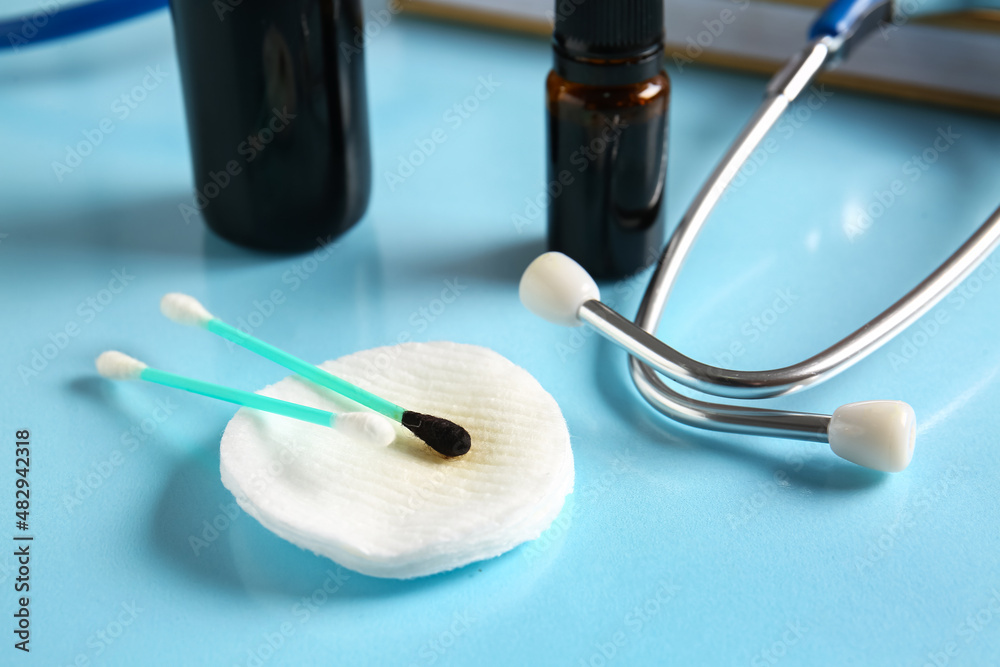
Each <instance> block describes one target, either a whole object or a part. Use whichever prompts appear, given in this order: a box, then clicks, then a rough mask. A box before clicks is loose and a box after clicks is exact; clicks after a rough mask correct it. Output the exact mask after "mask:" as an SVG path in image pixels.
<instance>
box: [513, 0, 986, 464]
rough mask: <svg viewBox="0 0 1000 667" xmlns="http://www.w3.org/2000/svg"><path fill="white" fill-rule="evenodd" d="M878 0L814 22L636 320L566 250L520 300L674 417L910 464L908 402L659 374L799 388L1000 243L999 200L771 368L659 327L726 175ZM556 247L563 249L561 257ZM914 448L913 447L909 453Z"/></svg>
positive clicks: (871, 347) (669, 251)
mask: <svg viewBox="0 0 1000 667" xmlns="http://www.w3.org/2000/svg"><path fill="white" fill-rule="evenodd" d="M890 9H891V8H890V5H889V4H888V3H883V2H878V1H877V0H875V1H872V2H868V1H866V0H860V2H854V3H851V2H849V1H848V0H840V1H838V2H835V3H833V4H832V5H831V6H830V7H829V8H828V10H827V11H826V12H824V14H823V15H821V17H820V19H819V20H818V21H817V23H816V24H815V25H814V28H813V32H814V33H816V32H817V28H818V32H819V33H820V34H818V35H814V39H813V41H812V42H811V43H810V44H809V45H808V46H807V47H806V48H805V49H804V50H803V51H802V52H801V53H799V54H798V55H797V56H796V57H794V58H793V59H792V60H791V61H790V62H789V63H788V64H787V65H786V66H785V67H784V68H783V69H782V70H781V71H780V72H778V74H776V75H775V76H774V77H773V78H772V79H771V81H770V82H769V83H768V86H767V89H766V93H765V98H764V101H763V103H762V104H761V106H760V107H759V108H758V110H757V112H756V114H755V115H754V116H753V117H752V118H751V120H750V121H749V122H748V123H747V125H746V126H745V127H744V129H743V131H742V132H741V134H740V136H739V137H738V138H737V139H736V141H735V142H734V143H733V145H732V146H731V147H730V149H729V150H728V152H727V153H726V155H725V156H724V157H723V159H722V160H721V161H720V163H719V164H718V166H717V167H716V168H715V170H714V171H713V173H712V175H711V176H710V177H709V179H708V181H707V182H706V184H705V185H704V186H703V187H702V189H701V190H700V191H699V193H698V195H697V196H696V197H695V199H694V201H693V202H692V204H691V206H690V207H689V208H688V211H687V212H686V214H685V215H684V217H683V218H682V219H681V222H680V223H679V225H678V227H677V229H676V230H675V231H674V233H673V235H672V236H671V239H670V242H669V243H668V244H667V246H666V248H665V249H664V251H663V254H662V255H661V257H660V260H659V263H658V265H657V268H656V270H655V273H654V275H653V277H652V279H651V281H650V283H649V286H648V287H647V289H646V292H645V294H644V296H643V299H642V302H641V304H640V307H639V311H638V314H637V316H636V320H635V323H632V322H630V321H629V320H627V319H626V318H624V317H622V316H621V315H619V314H618V313H617V312H615V311H614V310H612V309H611V308H609V307H608V306H606V305H605V304H603V303H601V301H600V295H599V291H598V289H597V286H596V284H595V283H594V282H593V280H592V279H591V278H590V276H589V275H587V274H586V272H585V271H584V270H583V269H582V267H580V266H579V265H577V264H576V263H575V262H573V261H572V260H571V259H569V258H568V257H565V256H562V255H559V254H558V253H547V254H546V255H542V256H541V257H539V258H538V259H537V260H536V261H535V262H533V263H532V265H531V266H529V267H528V270H526V271H525V274H524V277H523V278H522V282H521V298H522V301H524V303H525V305H526V306H528V307H529V309H531V310H532V311H534V312H535V313H536V314H538V315H540V316H542V317H545V318H546V319H548V320H550V321H552V322H555V323H558V324H563V325H568V326H575V325H578V324H580V323H581V322H582V323H585V324H587V325H589V326H590V327H592V328H593V329H595V330H596V331H597V332H598V333H599V334H601V335H602V336H603V337H605V338H607V339H609V340H610V341H612V342H614V343H616V344H617V345H619V346H621V347H622V348H624V349H625V350H627V351H628V352H629V353H630V355H631V357H630V359H629V364H630V370H631V375H632V379H633V381H634V382H635V385H636V388H637V389H638V390H639V392H640V393H641V394H642V396H643V397H644V398H645V399H646V400H647V401H649V403H650V404H651V405H653V407H655V408H656V409H657V410H659V411H660V412H662V413H664V414H665V415H667V416H669V417H671V418H672V419H674V420H676V421H679V422H682V423H684V424H688V425H690V426H695V427H698V428H703V429H709V430H714V431H724V432H732V433H742V434H749V435H762V436H775V437H782V438H790V439H796V440H805V441H813V442H828V443H830V444H831V446H832V447H833V449H834V451H835V452H836V453H837V454H838V455H840V456H842V457H844V458H847V459H848V460H852V461H854V462H856V463H859V464H861V465H866V466H868V467H874V468H877V469H881V470H899V469H902V468H903V467H905V466H906V464H908V462H909V456H911V455H912V448H913V439H914V437H915V430H916V429H915V418H914V416H913V411H912V408H910V407H909V406H907V405H905V404H903V403H900V402H898V401H868V402H863V403H852V404H848V405H846V406H842V407H841V408H838V410H837V411H835V412H834V413H833V415H826V414H814V413H805V412H792V411H786V410H774V409H765V408H755V407H749V406H743V405H729V404H720V403H710V402H707V401H702V400H698V399H695V398H692V397H689V396H686V395H684V394H681V393H679V392H677V391H675V390H674V389H672V388H671V387H670V386H668V385H667V384H666V382H665V381H664V379H663V377H661V375H660V374H662V375H663V376H665V377H667V378H669V379H671V380H674V381H676V382H678V383H679V384H681V385H684V386H687V387H690V388H692V389H695V390H697V391H700V392H702V393H706V394H712V395H716V396H723V397H730V398H744V399H749V398H766V397H772V396H778V395H781V394H786V393H789V392H793V391H797V390H799V389H802V388H804V387H808V386H811V385H814V384H817V383H819V382H822V381H824V380H827V379H829V378H831V377H833V376H834V375H836V374H837V373H839V372H841V371H843V370H845V369H846V368H848V367H849V366H850V365H852V364H854V363H857V362H858V361H860V360H861V359H863V358H864V357H866V356H867V355H869V354H871V353H872V352H874V351H875V350H876V349H878V348H879V347H880V346H882V345H884V344H885V343H886V342H888V341H889V340H890V339H892V337H893V336H895V335H896V334H898V333H899V332H900V331H902V330H903V329H904V328H905V327H906V326H908V325H909V324H911V323H912V322H913V321H915V320H916V319H918V318H919V317H920V316H921V315H923V314H924V313H926V312H927V311H928V310H930V309H931V308H932V307H934V305H935V304H937V303H938V302H939V301H940V300H941V299H942V298H944V297H945V296H946V295H947V294H948V293H949V292H950V291H951V289H952V288H954V287H955V286H956V285H958V284H959V283H960V282H961V281H962V280H963V279H964V278H965V277H966V276H968V275H969V274H970V273H971V272H972V271H974V270H975V269H976V267H977V266H978V265H979V264H980V263H981V262H982V261H983V260H984V259H985V258H986V257H987V256H989V254H990V252H992V251H993V250H994V249H995V248H996V247H997V245H998V244H1000V208H998V209H997V210H996V211H995V212H994V213H993V214H992V215H990V216H989V218H988V219H987V220H986V222H985V223H984V224H983V225H982V226H981V227H980V228H979V229H978V230H977V231H976V232H975V233H974V234H973V235H972V236H971V237H970V238H969V239H968V240H967V241H966V242H965V243H964V244H962V246H961V247H960V248H959V249H958V250H956V251H955V253H954V254H952V255H951V257H949V258H948V259H947V260H946V261H945V262H944V263H943V264H941V266H939V267H938V268H937V269H936V270H935V271H934V272H933V273H931V274H930V275H929V276H928V277H927V278H926V279H925V280H923V281H922V282H921V283H920V284H918V285H917V286H916V287H914V288H913V289H912V290H910V292H908V293H907V294H906V295H905V296H904V297H903V298H901V299H900V300H899V301H897V302H896V303H894V304H892V305H891V306H890V307H889V308H887V309H886V310H885V311H883V312H882V313H881V314H879V315H878V316H876V317H875V318H874V319H872V320H871V321H870V322H868V323H867V324H865V325H864V326H862V327H861V328H859V329H858V330H856V331H855V332H853V333H852V334H850V335H849V336H847V337H845V338H843V339H842V340H840V341H839V342H837V343H836V344H834V345H832V346H831V347H829V348H827V349H826V350H824V351H822V352H820V353H819V354H817V355H815V356H813V357H810V358H809V359H806V360H804V361H802V362H799V363H797V364H793V365H791V366H787V367H784V368H779V369H774V370H765V371H737V370H730V369H724V368H718V367H715V366H710V365H708V364H703V363H701V362H699V361H696V360H694V359H691V358H690V357H687V356H686V355H684V354H682V353H680V352H679V351H677V350H675V349H674V348H672V347H670V346H669V345H667V344H666V343H664V342H663V341H661V340H659V339H658V338H656V337H655V335H654V333H655V331H656V329H657V327H658V326H659V323H660V320H661V319H662V316H663V313H664V309H665V308H666V303H667V300H668V298H669V296H670V291H671V289H672V288H673V286H674V283H675V282H676V280H677V277H678V276H679V274H680V271H681V268H682V265H683V263H684V260H685V259H686V258H687V255H688V254H689V252H690V250H691V248H692V246H693V245H694V242H695V239H696V238H697V236H698V233H699V232H700V231H701V229H702V227H703V226H704V224H705V222H706V221H707V219H708V216H709V214H710V213H711V211H712V209H713V208H714V207H715V205H716V204H717V203H718V202H719V200H720V199H721V197H722V195H723V194H724V193H725V191H726V188H727V187H728V186H729V184H730V182H731V181H732V179H733V178H735V176H736V175H737V173H738V172H739V170H740V169H741V168H742V166H743V164H744V163H745V162H746V160H747V159H748V158H749V156H750V155H751V154H752V153H753V151H754V150H755V149H756V148H757V146H758V145H759V144H760V142H761V141H763V139H764V138H765V137H766V136H767V133H768V132H769V131H770V130H771V128H772V127H773V126H774V125H775V123H776V122H777V121H778V120H779V119H780V118H781V115H782V114H783V113H784V112H785V110H786V109H787V108H788V107H789V106H790V105H791V104H792V102H793V101H794V100H795V99H796V98H797V97H798V96H799V95H800V94H801V93H802V91H804V90H805V89H807V88H808V87H809V85H810V84H811V83H812V81H813V80H814V78H815V77H816V75H817V74H818V73H819V72H820V71H822V70H823V69H824V68H826V67H827V66H829V65H830V64H831V63H832V62H833V61H835V60H836V59H838V58H840V57H842V56H843V55H844V53H845V51H846V47H847V46H849V44H850V43H852V42H854V41H857V40H858V39H861V38H862V37H864V36H865V35H866V34H868V33H869V32H871V31H872V30H873V29H874V28H875V27H876V26H877V25H878V22H879V21H882V20H885V19H886V17H887V16H889V11H890ZM557 255H558V256H557ZM907 447H908V450H909V451H908V452H907V451H904V450H906V449H907Z"/></svg>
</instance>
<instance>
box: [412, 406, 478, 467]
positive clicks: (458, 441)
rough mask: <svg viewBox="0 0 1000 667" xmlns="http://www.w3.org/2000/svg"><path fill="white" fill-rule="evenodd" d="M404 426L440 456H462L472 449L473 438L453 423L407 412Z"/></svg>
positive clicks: (439, 418) (431, 416)
mask: <svg viewBox="0 0 1000 667" xmlns="http://www.w3.org/2000/svg"><path fill="white" fill-rule="evenodd" d="M402 424H403V426H405V427H406V428H408V429H410V431H412V432H413V435H415V436H417V437H418V438H420V439H421V440H423V441H424V442H426V443H427V444H428V445H429V446H430V447H431V448H432V449H433V450H434V451H436V452H437V453H438V454H442V455H444V456H447V457H454V456H462V455H463V454H468V453H469V450H470V449H472V436H471V435H469V432H468V431H466V430H465V429H464V428H462V427H461V426H459V425H458V424H456V423H455V422H453V421H449V420H447V419H442V418H441V417H435V416H434V415H424V414H420V413H419V412H413V411H412V410H407V411H406V412H404V413H403V421H402Z"/></svg>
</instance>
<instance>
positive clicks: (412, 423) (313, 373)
mask: <svg viewBox="0 0 1000 667" xmlns="http://www.w3.org/2000/svg"><path fill="white" fill-rule="evenodd" d="M160 311H161V312H162V313H163V314H164V315H166V316H167V317H168V318H170V319H171V320H173V321H174V322H177V323H178V324H184V325H187V326H196V327H200V328H202V329H206V330H208V331H210V332H212V333H214V334H216V335H217V336H221V337H223V338H225V339H226V340H228V341H232V342H233V343H236V344H237V345H239V346H240V347H243V348H246V349H247V350H250V351H251V352H255V353H257V354H259V355H260V356H262V357H264V358H265V359H270V360H271V361H273V362H275V363H278V364H280V365H282V366H284V367H285V368H287V369H289V370H290V371H294V372H295V373H297V374H299V375H300V376H302V377H304V378H305V379H307V380H310V381H312V382H315V383H316V384H318V385H320V386H323V387H326V388H327V389H330V390H332V391H335V392H337V393H338V394H340V395H341V396H346V397H347V398H349V399H351V400H353V401H356V402H357V403H360V404H361V405H363V406H365V407H367V408H370V409H372V410H374V411H375V412H378V413H379V414H382V415H385V416H386V417H388V418H389V419H392V420H393V421H397V422H399V423H400V424H402V425H403V426H405V427H406V428H408V429H409V430H410V431H412V432H413V434H414V435H416V436H417V437H418V438H420V439H421V440H423V441H424V442H426V443H427V444H428V445H429V446H430V447H431V448H433V449H434V450H435V451H437V452H438V453H440V454H443V455H444V456H448V457H454V456H461V455H463V454H465V453H467V452H468V451H469V449H470V448H471V447H472V438H471V436H470V435H469V432H468V431H466V430H465V429H464V428H462V427H461V426H459V425H458V424H456V423H454V422H452V421H448V420H447V419H442V418H441V417H435V416H433V415H426V414H421V413H419V412H414V411H412V410H407V409H406V408H403V407H400V406H398V405H396V404H395V403H392V402H390V401H387V400H385V399H384V398H382V397H380V396H376V395H375V394H373V393H371V392H369V391H366V390H364V389H362V388H361V387H358V386H356V385H353V384H351V383H350V382H347V381H346V380H343V379H341V378H339V377H337V376H336V375H333V374H331V373H328V372H326V371H324V370H323V369H322V368H320V367H318V366H314V365H313V364H310V363H309V362H308V361H304V360H302V359H299V358H298V357H296V356H293V355H291V354H289V353H288V352H285V351H284V350H280V349H278V348H276V347H274V346H273V345H271V344H269V343H265V342H264V341H262V340H260V339H259V338H255V337H254V336H251V335H250V334H247V333H244V332H242V331H240V330H239V329H237V328H236V327H234V326H232V325H230V324H226V323H225V322H223V321H222V320H220V319H219V318H217V317H215V316H214V315H212V314H211V313H210V312H208V310H207V309H206V308H205V307H204V306H203V305H201V303H200V302H199V301H198V300H197V299H195V298H194V297H192V296H188V295H187V294H179V293H176V292H173V293H170V294H167V295H165V296H164V297H163V299H161V300H160Z"/></svg>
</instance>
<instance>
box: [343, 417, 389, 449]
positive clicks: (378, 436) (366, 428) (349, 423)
mask: <svg viewBox="0 0 1000 667" xmlns="http://www.w3.org/2000/svg"><path fill="white" fill-rule="evenodd" d="M333 426H334V428H336V429H337V430H338V431H340V432H341V433H343V434H344V435H346V436H348V437H350V438H353V439H355V440H359V441H361V442H362V443H364V444H366V445H369V446H371V447H388V446H389V445H390V444H392V441H393V440H395V439H396V429H394V428H393V427H392V424H390V423H389V420H388V419H386V418H385V417H383V416H382V415H377V414H375V413H374V412H344V413H341V414H339V415H337V419H336V420H335V421H334V424H333Z"/></svg>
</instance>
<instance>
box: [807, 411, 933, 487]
mask: <svg viewBox="0 0 1000 667" xmlns="http://www.w3.org/2000/svg"><path fill="white" fill-rule="evenodd" d="M827 434H828V435H829V440H830V449H832V450H833V453H834V454H836V455H837V456H839V457H841V458H842V459H846V460H848V461H850V462H852V463H857V464H858V465H860V466H864V467H866V468H871V469H873V470H881V471H883V472H900V471H901V470H904V469H905V468H906V466H908V465H909V464H910V460H911V459H912V458H913V446H914V444H915V442H916V438H917V417H916V414H915V413H914V412H913V408H911V407H910V406H909V405H908V404H906V403H904V402H902V401H862V402H860V403H848V404H847V405H842V406H840V407H839V408H837V409H836V410H835V411H834V413H833V416H832V417H831V418H830V426H829V428H828V430H827Z"/></svg>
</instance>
